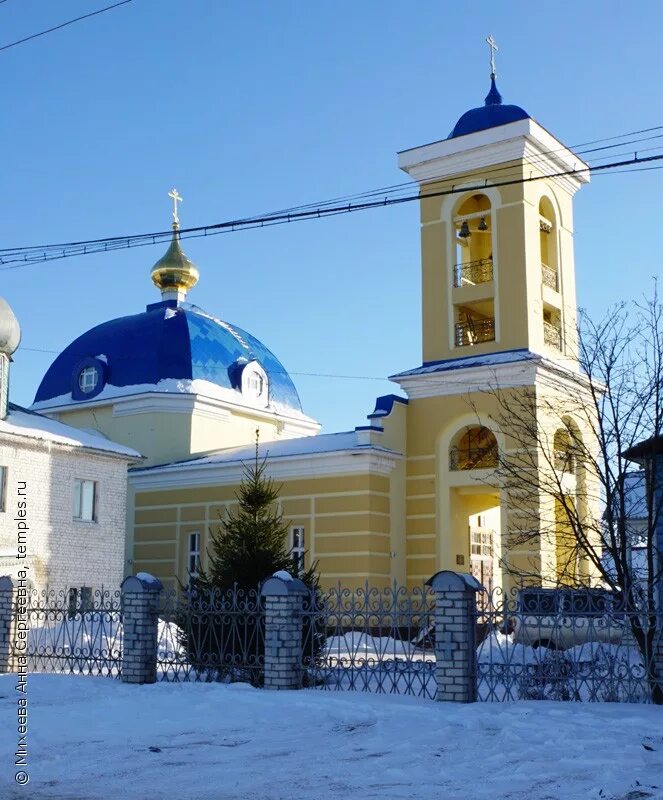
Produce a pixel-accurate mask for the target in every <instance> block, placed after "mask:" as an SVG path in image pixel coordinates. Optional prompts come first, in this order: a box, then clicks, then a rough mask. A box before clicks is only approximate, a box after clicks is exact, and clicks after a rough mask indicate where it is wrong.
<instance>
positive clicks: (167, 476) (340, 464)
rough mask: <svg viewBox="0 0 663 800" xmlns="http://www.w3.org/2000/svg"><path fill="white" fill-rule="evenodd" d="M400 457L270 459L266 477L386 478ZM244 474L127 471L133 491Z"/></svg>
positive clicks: (200, 467) (232, 465) (195, 467)
mask: <svg viewBox="0 0 663 800" xmlns="http://www.w3.org/2000/svg"><path fill="white" fill-rule="evenodd" d="M402 458H403V456H402V455H400V454H399V453H388V452H386V451H384V452H382V451H379V450H375V449H368V448H367V449H366V450H360V449H357V450H341V451H335V452H330V453H311V454H304V455H296V456H274V457H272V458H270V459H269V461H268V474H269V476H270V477H273V478H274V479H276V480H285V479H287V478H306V479H310V478H324V477H328V476H333V475H357V474H367V473H368V474H373V475H388V474H389V473H390V472H391V471H392V470H393V469H394V467H395V466H396V463H397V462H398V461H399V460H401V459H402ZM243 475H244V466H243V464H242V462H238V461H233V462H229V463H225V464H223V463H222V464H219V463H213V462H212V463H205V464H195V463H192V464H190V465H186V464H171V465H167V466H163V467H155V468H154V469H151V470H150V469H147V470H144V471H141V472H129V485H130V486H132V487H134V488H135V489H136V490H137V491H145V490H147V489H176V488H187V487H201V486H229V485H236V484H239V483H240V481H241V480H242V477H243Z"/></svg>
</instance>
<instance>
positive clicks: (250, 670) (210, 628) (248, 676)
mask: <svg viewBox="0 0 663 800" xmlns="http://www.w3.org/2000/svg"><path fill="white" fill-rule="evenodd" d="M264 652H265V611H264V602H263V600H262V598H261V597H260V592H259V591H258V590H257V589H252V590H244V589H239V588H235V589H231V590H227V591H213V592H209V593H205V594H200V595H194V594H191V593H187V592H182V591H174V590H173V591H168V592H164V593H163V594H162V596H161V605H160V608H159V628H158V642H157V680H162V681H206V682H211V681H225V682H230V681H246V682H249V683H252V684H254V685H256V686H259V685H260V684H261V683H262V675H263V671H264Z"/></svg>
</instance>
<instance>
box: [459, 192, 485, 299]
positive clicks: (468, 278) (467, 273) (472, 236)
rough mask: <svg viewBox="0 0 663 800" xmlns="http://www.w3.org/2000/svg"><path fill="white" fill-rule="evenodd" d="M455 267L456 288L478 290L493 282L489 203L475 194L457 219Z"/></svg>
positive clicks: (462, 205) (462, 208) (462, 207)
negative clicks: (475, 288)
mask: <svg viewBox="0 0 663 800" xmlns="http://www.w3.org/2000/svg"><path fill="white" fill-rule="evenodd" d="M454 226H455V230H456V265H455V269H454V286H455V287H456V288H459V287H461V286H475V285H476V284H477V283H486V282H488V281H492V280H493V245H492V220H491V213H490V200H489V199H488V198H487V197H486V195H485V194H473V195H471V196H470V197H467V198H466V199H465V200H463V201H462V202H461V203H460V205H459V206H458V208H457V210H456V214H455V216H454Z"/></svg>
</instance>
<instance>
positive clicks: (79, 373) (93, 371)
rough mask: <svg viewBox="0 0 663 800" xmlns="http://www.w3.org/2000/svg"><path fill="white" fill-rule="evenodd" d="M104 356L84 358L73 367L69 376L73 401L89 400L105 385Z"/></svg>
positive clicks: (106, 372) (106, 374) (105, 366)
mask: <svg viewBox="0 0 663 800" xmlns="http://www.w3.org/2000/svg"><path fill="white" fill-rule="evenodd" d="M107 377H108V364H107V363H106V356H103V355H102V356H86V357H85V358H82V359H81V360H80V361H79V362H78V364H76V366H75V367H74V369H73V371H72V375H71V396H72V397H73V399H74V400H91V399H92V398H93V397H96V396H97V395H98V394H99V392H101V391H102V390H103V388H104V386H105V385H106V380H107Z"/></svg>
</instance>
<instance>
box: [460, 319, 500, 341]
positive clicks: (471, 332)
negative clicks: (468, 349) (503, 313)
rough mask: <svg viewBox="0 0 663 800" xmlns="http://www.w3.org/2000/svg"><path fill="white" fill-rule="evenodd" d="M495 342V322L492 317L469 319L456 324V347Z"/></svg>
mask: <svg viewBox="0 0 663 800" xmlns="http://www.w3.org/2000/svg"><path fill="white" fill-rule="evenodd" d="M494 340H495V320H494V319H493V318H492V317H485V318H483V319H469V320H467V321H466V322H457V323H456V347H465V346H466V345H470V344H478V343H479V342H492V341H494Z"/></svg>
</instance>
